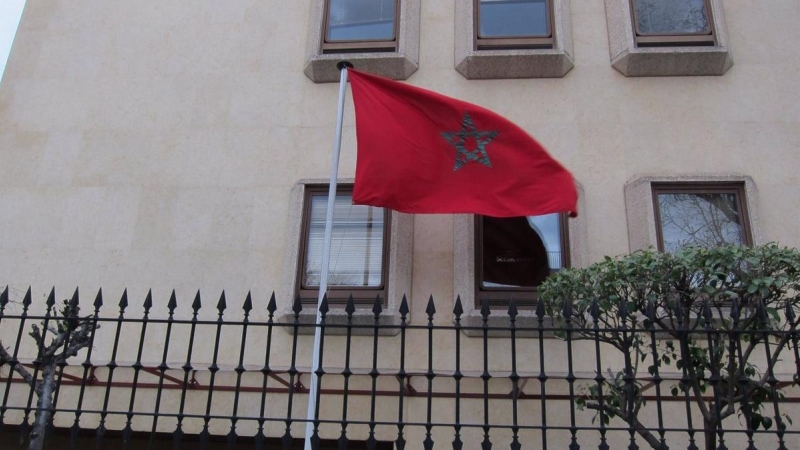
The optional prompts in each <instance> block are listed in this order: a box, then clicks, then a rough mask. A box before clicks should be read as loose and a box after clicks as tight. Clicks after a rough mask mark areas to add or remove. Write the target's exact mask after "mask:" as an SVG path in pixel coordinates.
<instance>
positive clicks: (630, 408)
mask: <svg viewBox="0 0 800 450" xmlns="http://www.w3.org/2000/svg"><path fill="white" fill-rule="evenodd" d="M619 315H620V319H622V326H621V327H620V328H621V329H622V342H623V347H624V348H623V352H622V353H623V355H624V356H625V375H623V377H622V380H623V381H624V382H625V395H626V397H627V400H626V402H625V415H626V416H627V418H628V420H627V422H628V434H630V441H631V442H630V444H628V450H638V449H639V446H638V445H636V429H635V428H634V426H633V423H634V420H635V419H636V416H635V413H634V409H635V408H636V399H635V395H634V389H635V387H634V385H633V382H634V379H635V375H634V373H633V371H634V369H633V362H632V361H631V347H633V340H634V339H636V335H635V334H636V321H635V320H634V321H633V327H631V330H630V338H629V337H628V335H629V331H628V320H629V319H630V315H629V314H628V301H627V300H626V299H625V298H621V299H620V301H619ZM634 357H635V358H638V357H639V355H635V356H634Z"/></svg>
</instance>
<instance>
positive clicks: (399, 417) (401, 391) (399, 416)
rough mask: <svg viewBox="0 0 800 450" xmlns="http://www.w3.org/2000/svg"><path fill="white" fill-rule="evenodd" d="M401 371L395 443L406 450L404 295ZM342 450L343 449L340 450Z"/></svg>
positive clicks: (404, 305) (406, 309) (398, 377)
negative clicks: (404, 414)
mask: <svg viewBox="0 0 800 450" xmlns="http://www.w3.org/2000/svg"><path fill="white" fill-rule="evenodd" d="M398 311H399V312H400V370H399V371H398V372H397V381H398V383H399V384H400V388H399V391H398V393H397V398H398V401H397V439H395V441H394V447H395V449H396V450H404V449H405V448H406V439H405V438H404V437H403V429H404V427H405V424H404V422H405V418H404V417H403V406H404V405H403V402H404V401H405V399H404V394H405V391H406V380H407V379H408V376H407V374H406V327H408V312H409V309H408V300H407V299H406V295H405V294H403V301H401V302H400V309H399V310H398ZM339 450H342V449H339Z"/></svg>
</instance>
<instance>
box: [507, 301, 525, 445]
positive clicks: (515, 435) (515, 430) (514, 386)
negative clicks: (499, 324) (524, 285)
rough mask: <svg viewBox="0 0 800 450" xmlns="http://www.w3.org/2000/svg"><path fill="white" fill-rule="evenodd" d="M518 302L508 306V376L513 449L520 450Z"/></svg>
mask: <svg viewBox="0 0 800 450" xmlns="http://www.w3.org/2000/svg"><path fill="white" fill-rule="evenodd" d="M517 314H518V311H517V303H516V302H515V301H514V299H511V304H510V305H509V306H508V319H509V321H510V322H511V323H510V328H511V375H509V376H508V378H509V379H510V380H511V411H512V422H513V425H512V426H511V432H512V438H511V450H520V448H522V445H521V444H520V442H519V419H518V417H517V399H518V398H519V374H518V373H517Z"/></svg>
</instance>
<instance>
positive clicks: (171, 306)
mask: <svg viewBox="0 0 800 450" xmlns="http://www.w3.org/2000/svg"><path fill="white" fill-rule="evenodd" d="M177 307H178V299H177V298H176V297H175V289H173V290H172V293H171V294H169V303H167V309H169V314H170V315H172V313H174V312H175V308H177Z"/></svg>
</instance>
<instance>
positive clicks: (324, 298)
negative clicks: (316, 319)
mask: <svg viewBox="0 0 800 450" xmlns="http://www.w3.org/2000/svg"><path fill="white" fill-rule="evenodd" d="M328 311H330V308H329V307H328V294H325V295H323V296H322V302H320V305H319V313H320V315H321V316H322V317H323V318H325V316H326V315H327V314H328Z"/></svg>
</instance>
